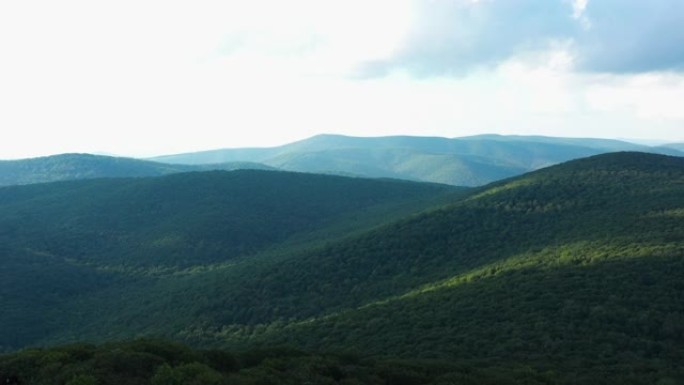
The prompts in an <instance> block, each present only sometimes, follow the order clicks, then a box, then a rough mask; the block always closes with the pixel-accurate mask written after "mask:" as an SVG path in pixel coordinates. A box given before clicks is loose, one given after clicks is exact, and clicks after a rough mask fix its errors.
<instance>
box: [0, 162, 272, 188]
mask: <svg viewBox="0 0 684 385" xmlns="http://www.w3.org/2000/svg"><path fill="white" fill-rule="evenodd" d="M237 169H262V170H268V169H272V167H269V166H266V165H261V164H255V163H251V162H227V163H222V164H202V165H177V164H174V165H171V164H164V163H159V162H152V161H147V160H140V159H132V158H121V157H113V156H104V155H91V154H62V155H54V156H46V157H40V158H31V159H20V160H4V161H0V186H9V185H22V184H32V183H46V182H56V181H63V180H77V179H92V178H121V177H144V176H159V175H167V174H173V173H178V172H189V171H206V170H237Z"/></svg>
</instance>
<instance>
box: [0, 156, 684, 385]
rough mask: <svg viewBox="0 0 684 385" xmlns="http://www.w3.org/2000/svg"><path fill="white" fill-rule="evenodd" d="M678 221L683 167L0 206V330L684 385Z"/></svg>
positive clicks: (246, 186)
mask: <svg viewBox="0 0 684 385" xmlns="http://www.w3.org/2000/svg"><path fill="white" fill-rule="evenodd" d="M217 176H223V177H225V178H227V180H226V181H224V182H218V181H217V180H216V179H215V178H216V177H217ZM271 176H272V177H274V178H275V180H278V181H280V182H278V183H276V185H277V186H280V187H278V188H275V187H274V186H275V185H273V184H268V183H275V182H274V181H273V179H272V178H270V177H271ZM245 177H246V179H243V178H245ZM186 178H190V179H186ZM204 178H206V180H204ZM267 181H270V182H267ZM264 183H266V184H264ZM362 185H365V186H367V187H366V188H362ZM117 186H119V187H117ZM144 186H147V187H144ZM210 186H212V187H210ZM228 187H230V188H228ZM117 189H118V191H117ZM74 191H75V192H76V193H75V195H72V194H74ZM369 191H373V192H374V193H373V194H372V195H371V196H372V197H373V198H371V197H369V195H367V194H368V192H369ZM107 194H111V195H107ZM444 194H446V195H444ZM234 196H242V197H244V198H243V199H240V200H239V203H238V204H235V205H233V204H229V203H228V201H231V199H230V197H234ZM84 197H90V198H88V199H85V198H84ZM212 197H213V198H212ZM218 197H224V199H225V200H226V201H225V202H224V203H222V204H220V205H219V204H210V202H212V201H215V199H219V198H218ZM390 197H393V198H390ZM114 198H116V199H117V201H116V202H118V203H116V204H114V203H113V201H112V199H114ZM219 201H220V199H219ZM188 202H189V203H188ZM91 205H95V206H91ZM98 205H99V206H98ZM331 205H332V206H331ZM46 207H47V208H48V209H45V208H46ZM98 207H99V208H98ZM398 208H401V209H400V210H398ZM421 209H423V211H421V212H419V213H417V210H421ZM683 212H684V158H680V157H671V156H664V155H655V154H645V153H635V152H625V153H612V154H602V155H597V156H592V157H588V158H584V159H580V160H574V161H570V162H566V163H563V164H560V165H556V166H552V167H548V168H544V169H541V170H538V171H535V172H532V173H528V174H525V175H522V176H519V177H516V178H512V179H508V180H505V181H500V182H496V183H494V184H490V185H487V186H484V187H480V188H477V189H471V190H455V191H454V190H451V189H447V188H445V187H444V186H435V185H423V184H414V183H409V182H398V181H378V180H364V179H354V178H342V177H333V176H317V175H308V174H291V173H272V172H257V171H249V172H248V171H242V172H234V173H220V172H217V173H206V174H205V173H199V174H198V173H192V174H178V175H171V176H166V177H162V178H149V179H148V178H142V179H117V180H97V181H78V182H62V183H56V184H45V185H35V186H15V187H5V188H3V189H0V218H2V221H3V222H2V223H1V224H0V231H1V232H2V233H0V234H2V238H1V242H0V247H2V248H3V249H4V250H3V251H2V253H0V255H3V256H5V258H6V259H5V262H4V263H3V264H2V265H1V266H2V268H3V269H4V271H3V272H2V276H3V277H10V279H9V280H8V279H5V280H3V281H2V282H0V285H2V286H0V289H2V290H1V291H0V293H1V294H2V298H3V305H4V308H5V309H9V310H5V312H6V314H7V316H5V317H3V318H2V319H0V322H2V323H3V324H2V325H1V326H2V327H0V330H1V331H2V333H3V335H2V341H4V342H3V345H4V346H5V347H9V348H13V347H17V346H25V345H27V344H38V343H48V344H54V343H58V342H73V341H77V340H83V339H85V340H89V341H107V340H113V339H122V338H131V337H136V336H143V335H163V336H166V337H170V338H174V339H180V340H184V341H186V342H189V343H191V344H193V345H195V346H203V347H228V348H231V349H236V350H242V349H254V348H268V347H273V346H281V345H289V346H294V347H296V348H300V349H305V350H307V351H337V352H348V351H353V352H357V354H360V355H361V356H372V357H378V356H383V357H390V358H392V357H393V358H401V359H405V360H419V359H420V360H422V359H441V360H447V361H448V362H449V363H450V365H455V366H456V367H458V368H460V369H459V370H462V372H459V373H460V374H458V375H459V376H462V375H465V373H475V372H477V371H479V370H484V369H487V370H489V369H488V368H494V369H496V370H497V371H498V370H502V371H504V372H505V373H507V376H506V377H505V378H499V379H497V380H492V379H490V380H488V381H483V380H482V379H481V378H479V377H478V378H470V379H468V378H465V379H464V378H461V377H453V378H452V377H449V379H448V380H447V379H443V381H442V382H441V383H450V382H451V383H470V384H475V383H493V384H499V383H539V384H556V383H558V384H575V383H592V384H611V383H615V382H620V383H631V384H657V383H662V384H668V383H680V382H681V381H682V380H684V370H682V367H681V364H680V363H681V362H682V360H683V359H684V328H683V327H682V325H684V322H682V321H683V320H684V279H682V277H684V247H683V246H682V245H684V233H683V232H682V231H681V230H682V229H683V228H684V214H683ZM90 213H92V214H90ZM176 214H178V215H177V216H175V215H176ZM89 215H92V217H89ZM320 216H323V217H324V218H327V219H321V218H319V217H320ZM261 217H265V219H264V220H259V218H261ZM199 218H206V220H200V219H199ZM98 221H102V224H101V225H98V223H99V222H98ZM226 223H227V224H226ZM98 226H99V227H98ZM241 226H244V227H245V229H244V232H242V233H241V232H240V231H243V229H241V228H240V227H241ZM264 226H266V229H264ZM219 228H222V229H224V230H223V231H219V230H218V229H219ZM234 231H235V232H236V234H241V235H240V236H239V237H235V238H232V237H231V236H230V235H231V234H233V232H234ZM255 231H256V233H255ZM312 231H313V232H312ZM205 234H206V235H205ZM250 235H252V236H251V237H250ZM131 245H133V246H131ZM157 248H162V249H163V251H160V252H157V251H156V250H157ZM7 261H9V262H7ZM31 312H33V313H31ZM0 362H2V361H0ZM269 362H270V363H272V364H273V365H275V366H276V368H283V369H282V370H285V369H284V368H286V367H289V366H287V365H286V364H285V363H284V362H285V361H278V360H277V359H276V360H275V361H269ZM276 362H277V363H279V364H276ZM318 362H321V361H318ZM416 362H418V361H416ZM432 368H433V370H437V369H435V368H436V367H434V366H432ZM442 368H444V367H442ZM494 369H493V370H494ZM274 370H276V369H274ZM427 370H428V369H422V367H419V368H417V369H416V371H418V372H421V373H426V371H427ZM443 370H446V369H443ZM442 373H446V372H445V371H443V372H442ZM445 375H446V374H445ZM426 378H427V377H426ZM457 378H458V379H457ZM276 382H277V381H276ZM386 383H395V382H391V381H389V380H388V381H387V382H386ZM396 383H430V381H428V380H426V379H424V380H422V382H421V381H418V380H416V381H415V382H396Z"/></svg>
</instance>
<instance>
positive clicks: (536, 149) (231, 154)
mask: <svg viewBox="0 0 684 385" xmlns="http://www.w3.org/2000/svg"><path fill="white" fill-rule="evenodd" d="M614 151H644V152H654V153H663V154H668V155H680V156H681V155H684V154H683V153H680V152H679V151H677V150H675V149H671V148H663V147H659V148H655V147H648V146H642V145H637V144H633V143H628V142H623V141H618V140H608V139H581V138H552V137H542V136H502V135H478V136H472V137H463V138H454V139H448V138H439V137H412V136H388V137H376V138H359V137H349V136H342V135H318V136H314V137H312V138H309V139H306V140H302V141H299V142H295V143H290V144H287V145H284V146H279V147H272V148H252V149H225V150H213V151H205V152H196V153H189V154H178V155H169V156H162V157H158V158H154V160H156V161H159V162H166V163H172V164H203V163H216V162H224V161H237V160H242V161H251V162H259V163H263V164H267V165H270V166H272V167H276V168H279V169H283V170H291V171H302V172H315V173H321V172H323V173H332V174H344V175H348V174H353V175H359V176H367V177H389V178H401V179H408V180H416V181H426V182H436V183H446V184H451V185H457V186H481V185H484V184H487V183H490V182H493V181H496V180H501V179H504V178H508V177H512V176H516V175H521V174H523V173H525V172H529V171H533V170H536V169H539V168H542V167H547V166H550V165H553V164H557V163H560V162H564V161H568V160H572V159H577V158H583V157H587V156H591V155H597V154H601V153H606V152H614Z"/></svg>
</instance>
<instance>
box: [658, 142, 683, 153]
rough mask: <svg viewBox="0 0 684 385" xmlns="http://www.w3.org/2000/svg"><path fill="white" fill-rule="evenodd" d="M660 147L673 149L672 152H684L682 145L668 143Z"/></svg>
mask: <svg viewBox="0 0 684 385" xmlns="http://www.w3.org/2000/svg"><path fill="white" fill-rule="evenodd" d="M661 147H664V148H670V149H674V150H677V151H680V152H681V151H684V143H668V144H665V145H663V146H661Z"/></svg>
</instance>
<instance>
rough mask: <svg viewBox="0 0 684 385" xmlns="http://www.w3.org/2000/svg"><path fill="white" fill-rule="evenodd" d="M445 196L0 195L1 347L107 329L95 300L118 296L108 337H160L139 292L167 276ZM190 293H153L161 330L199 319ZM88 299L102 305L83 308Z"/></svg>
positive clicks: (122, 188)
mask: <svg viewBox="0 0 684 385" xmlns="http://www.w3.org/2000/svg"><path fill="white" fill-rule="evenodd" d="M453 190H454V189H453V188H450V187H447V186H438V185H426V184H416V183H409V182H399V181H373V180H365V179H357V178H343V177H334V176H317V175H311V174H293V173H282V172H272V171H234V172H222V171H214V172H206V173H184V174H175V175H170V176H165V177H159V178H138V179H131V178H121V179H98V180H88V181H71V182H59V183H52V184H39V185H30V186H9V187H4V188H0V272H1V273H2V277H3V279H1V280H0V299H1V300H2V304H3V315H2V317H0V350H3V349H11V348H13V347H20V346H23V345H25V344H27V343H30V342H32V341H36V340H39V339H40V338H43V336H46V335H50V334H55V333H64V331H59V332H58V331H56V329H59V328H61V329H66V332H67V333H69V334H70V333H71V331H72V330H74V331H76V330H78V329H75V328H74V327H75V325H76V324H79V323H80V322H83V323H84V324H86V325H91V326H92V327H97V325H104V324H106V323H107V321H98V319H99V318H100V317H102V316H104V315H107V314H108V313H109V312H112V314H114V315H116V314H118V313H120V312H121V311H122V309H121V308H117V307H115V305H114V304H113V303H112V304H111V305H110V306H103V303H104V302H109V301H119V300H121V299H124V298H125V299H126V301H129V300H130V301H131V303H133V304H135V305H137V306H138V309H136V311H135V315H133V313H131V312H129V313H125V315H127V316H132V318H129V319H128V320H127V321H126V322H125V323H121V324H119V325H117V326H116V327H115V328H113V329H111V330H110V331H109V333H118V332H119V331H120V330H126V333H125V336H131V334H130V333H131V331H133V330H137V332H142V333H145V334H148V333H150V332H152V333H155V332H160V331H162V330H163V328H162V329H160V328H159V326H160V325H158V322H159V321H160V320H162V319H163V318H162V319H154V318H152V317H149V316H145V314H147V315H149V310H148V309H146V308H147V307H148V306H149V304H150V301H152V300H154V299H153V297H151V296H150V294H145V293H144V291H146V290H148V289H149V288H150V287H163V286H166V285H167V282H170V281H169V278H170V279H171V281H173V282H175V283H173V282H171V286H172V287H177V286H178V285H180V284H181V283H182V282H184V281H186V280H187V276H188V275H193V274H195V273H196V272H199V271H205V272H206V271H210V270H214V269H221V268H223V269H225V266H224V265H225V264H229V265H228V266H231V265H232V264H237V263H238V262H237V261H242V260H245V259H248V258H250V257H254V256H255V255H256V254H259V253H266V252H269V253H277V252H279V251H278V250H279V249H287V248H297V247H304V246H303V245H309V244H310V243H311V242H320V241H321V239H325V240H332V239H335V238H336V237H340V236H345V235H346V234H347V233H349V232H350V231H360V230H362V229H365V228H368V227H372V226H374V225H377V224H379V223H382V222H383V221H384V220H387V219H389V218H393V217H396V216H398V215H402V214H405V213H410V212H413V211H415V210H419V209H420V208H422V207H425V206H426V205H430V204H431V203H430V202H432V201H433V199H436V198H438V197H440V196H442V195H443V194H445V193H449V192H451V191H453ZM240 263H242V262H240ZM222 266H223V267H222ZM178 279H180V281H176V280H178ZM197 294H199V293H197V292H195V293H193V294H192V295H191V296H187V295H182V294H181V295H180V298H183V300H181V303H178V299H177V298H176V297H175V296H173V297H170V296H169V294H168V292H167V293H161V295H162V297H163V298H162V299H161V300H160V301H159V302H160V303H162V304H168V306H169V308H168V309H167V310H170V311H172V312H173V313H174V315H172V318H176V320H175V321H169V323H168V324H167V325H166V327H170V326H172V325H173V324H174V323H178V321H179V320H180V321H181V322H185V320H188V319H194V318H196V317H195V315H194V313H186V314H184V316H185V317H187V318H183V319H178V317H177V313H178V312H179V311H181V309H183V310H185V309H184V307H185V306H186V305H185V304H186V303H187V301H190V302H191V303H193V302H195V301H194V299H192V297H193V296H196V295H197ZM93 296H95V297H97V298H99V299H98V300H97V302H99V304H98V303H93V302H87V300H88V298H90V297H93ZM131 296H133V297H131ZM201 297H205V295H204V294H199V297H197V298H201ZM154 301H155V302H156V300H154ZM204 302H205V300H204V299H202V300H200V301H196V303H197V304H203V303H204ZM53 309H54V313H52V312H51V311H52V310H53ZM112 319H114V318H112ZM149 328H153V329H151V330H150V329H149ZM75 334H76V335H78V332H76V333H75ZM97 334H98V335H100V336H101V338H103V339H106V338H108V333H101V330H100V331H98V333H97ZM69 340H73V339H72V338H69Z"/></svg>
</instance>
